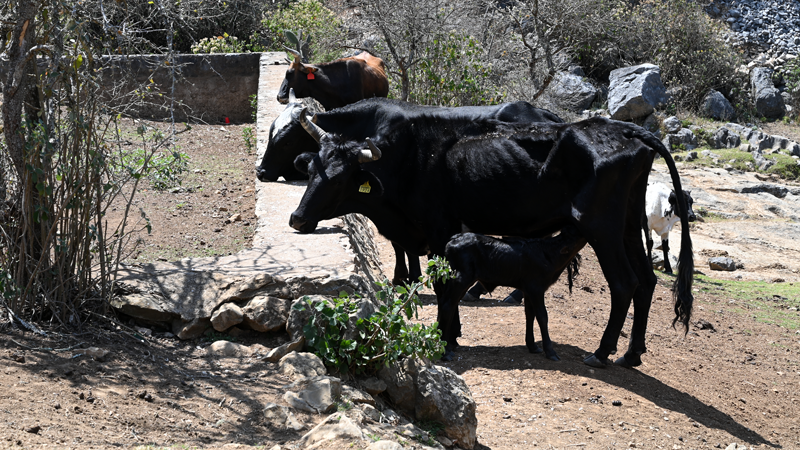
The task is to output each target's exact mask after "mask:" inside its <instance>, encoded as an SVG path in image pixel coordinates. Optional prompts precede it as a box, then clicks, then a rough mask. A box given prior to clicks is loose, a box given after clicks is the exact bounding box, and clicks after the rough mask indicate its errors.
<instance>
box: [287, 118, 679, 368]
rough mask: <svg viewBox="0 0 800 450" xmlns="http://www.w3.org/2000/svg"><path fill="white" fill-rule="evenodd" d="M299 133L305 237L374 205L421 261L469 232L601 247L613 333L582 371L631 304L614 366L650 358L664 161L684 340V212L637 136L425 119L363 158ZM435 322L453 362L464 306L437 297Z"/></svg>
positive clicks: (625, 131)
mask: <svg viewBox="0 0 800 450" xmlns="http://www.w3.org/2000/svg"><path fill="white" fill-rule="evenodd" d="M304 123H306V124H307V126H308V127H309V128H310V129H313V130H314V131H313V132H314V133H315V134H317V135H318V136H322V137H321V149H320V152H319V153H318V154H316V155H311V154H305V155H301V156H300V157H298V158H297V160H296V161H295V165H296V166H297V167H298V169H305V170H307V171H308V173H309V183H308V187H307V188H306V192H305V193H304V195H303V198H302V200H301V202H300V205H299V206H298V208H297V210H295V212H294V213H292V215H291V218H290V225H291V226H292V227H294V228H295V229H297V230H299V231H301V232H311V231H313V230H314V229H315V228H316V224H317V222H318V221H319V220H321V219H324V218H328V217H331V216H332V215H334V214H336V213H337V210H339V209H341V207H342V205H344V204H349V205H351V207H355V206H354V205H357V204H371V205H375V206H374V208H373V209H372V211H371V212H370V213H369V214H367V217H369V218H370V219H372V221H373V222H374V223H375V225H376V226H377V227H378V230H379V231H380V232H381V234H383V235H384V236H386V237H387V238H389V239H391V240H392V241H395V242H397V243H399V244H400V245H401V246H403V248H405V249H406V250H408V251H412V252H418V254H425V253H427V252H429V251H430V252H431V253H433V254H438V255H441V254H443V252H444V248H445V245H446V244H447V242H448V241H449V240H450V238H451V237H452V236H453V235H454V234H456V233H458V232H460V231H462V228H464V227H466V228H467V229H469V230H471V231H475V232H480V233H484V234H490V235H498V236H520V237H542V236H546V235H548V234H549V233H553V232H555V231H557V230H559V229H561V228H563V227H565V226H567V225H569V224H572V225H574V226H575V227H576V228H577V229H578V231H579V232H580V233H581V234H582V235H583V236H584V237H585V238H586V240H587V241H588V243H589V244H590V245H591V246H592V247H593V248H594V250H595V253H596V254H597V257H598V260H599V262H600V266H601V268H602V270H603V274H604V275H605V277H606V281H607V282H608V285H609V289H610V291H611V302H612V306H611V314H610V318H609V322H608V324H607V326H606V330H605V332H604V334H603V338H602V339H601V342H600V346H599V348H598V349H597V350H596V351H595V352H594V354H593V355H591V356H590V357H588V358H587V359H586V361H585V362H586V363H587V364H589V365H592V366H597V367H601V366H604V365H605V364H607V363H609V360H608V356H609V355H610V354H612V353H614V352H615V351H616V347H617V340H618V338H619V335H620V332H621V330H622V326H623V324H624V322H625V317H626V313H627V310H628V308H629V306H630V303H631V299H633V302H634V311H635V315H634V322H633V329H632V334H631V341H630V344H629V347H628V351H627V352H626V353H625V355H624V356H623V357H621V358H619V359H618V360H617V363H618V364H621V365H624V366H637V365H639V364H641V355H642V354H643V353H644V352H645V351H646V346H645V331H646V327H647V319H648V316H649V311H650V304H651V302H652V295H653V291H654V289H655V284H656V277H655V275H654V274H653V270H652V268H651V267H650V264H649V261H647V255H646V254H645V251H644V246H643V243H642V239H641V234H640V233H641V231H640V230H641V219H642V217H643V215H644V205H645V192H646V188H647V179H648V176H649V174H650V170H651V168H652V164H653V159H654V158H655V155H656V154H658V155H661V156H662V157H663V158H664V160H665V161H666V163H667V166H668V168H669V170H670V175H671V177H672V182H673V187H674V189H675V192H676V193H678V201H679V204H678V206H679V212H680V216H681V232H682V233H683V241H682V242H683V245H682V246H681V252H680V258H679V260H680V266H679V275H678V277H677V279H676V283H675V286H674V294H675V313H676V317H675V320H674V321H673V325H674V324H675V323H677V322H678V321H679V320H680V321H681V322H682V324H683V325H684V327H685V328H686V329H687V330H688V323H689V319H690V316H691V308H692V301H693V297H692V292H691V285H692V271H693V267H694V263H693V261H692V247H691V238H690V237H689V230H688V226H689V225H688V217H687V214H686V211H687V206H686V204H685V201H684V196H683V195H682V192H683V191H682V190H681V187H680V178H679V177H678V172H677V169H676V167H675V162H674V161H673V159H672V156H671V155H670V153H669V151H668V150H667V149H666V148H665V147H664V145H663V144H662V143H661V142H660V141H659V140H658V139H656V138H655V137H654V136H653V135H652V134H651V133H650V132H648V131H646V130H644V129H642V128H641V127H638V126H636V125H633V124H629V123H625V122H617V121H612V120H608V119H603V118H592V119H589V120H585V121H582V122H577V123H572V124H544V123H539V124H533V125H526V126H521V125H519V126H514V125H509V124H503V123H498V122H496V121H485V122H480V121H468V120H465V121H462V123H460V124H458V123H456V121H447V122H445V123H443V122H442V121H440V120H438V119H437V118H436V117H430V116H427V117H426V116H420V117H417V118H415V119H413V120H406V121H405V122H403V123H400V124H398V126H397V127H395V128H394V129H392V130H389V131H388V133H386V134H378V135H376V136H375V141H376V142H377V145H376V144H375V143H373V141H367V144H368V145H369V148H368V149H367V148H364V147H365V143H364V142H363V141H358V140H356V141H354V140H350V139H343V138H341V137H339V136H330V135H325V134H324V131H323V130H320V129H318V128H315V126H314V125H313V124H311V123H309V122H308V121H305V122H304ZM464 136H467V137H464ZM381 147H382V150H380V148H381ZM367 186H369V189H365V187H367ZM476 205H478V207H476ZM439 288H441V286H439ZM438 318H439V325H440V327H441V329H442V335H443V338H444V340H445V341H446V342H447V343H448V351H450V350H452V349H453V348H454V347H455V346H456V345H457V343H456V339H455V338H456V335H457V333H458V328H459V326H458V324H459V322H458V304H456V303H454V302H448V301H443V300H442V298H440V303H439V313H438Z"/></svg>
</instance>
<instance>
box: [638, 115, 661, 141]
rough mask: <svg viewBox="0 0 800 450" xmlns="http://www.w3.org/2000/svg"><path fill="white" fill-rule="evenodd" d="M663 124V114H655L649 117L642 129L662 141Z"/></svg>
mask: <svg viewBox="0 0 800 450" xmlns="http://www.w3.org/2000/svg"><path fill="white" fill-rule="evenodd" d="M662 122H663V120H662V116H661V114H659V113H657V112H655V113H653V114H650V115H649V116H647V119H645V120H644V123H642V128H644V129H645V130H647V131H649V132H651V133H653V135H654V136H655V137H656V138H658V139H661V123H662Z"/></svg>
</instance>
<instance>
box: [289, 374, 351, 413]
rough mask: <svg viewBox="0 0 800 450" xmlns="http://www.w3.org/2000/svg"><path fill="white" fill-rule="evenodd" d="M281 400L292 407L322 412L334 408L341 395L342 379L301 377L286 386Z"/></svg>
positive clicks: (311, 411) (327, 411)
mask: <svg viewBox="0 0 800 450" xmlns="http://www.w3.org/2000/svg"><path fill="white" fill-rule="evenodd" d="M287 389H288V390H287V391H286V393H284V394H283V400H284V401H285V402H286V403H287V404H288V405H289V406H291V407H292V408H295V409H299V410H302V411H306V412H310V413H315V414H324V413H330V412H332V411H333V410H335V409H336V402H337V401H338V400H339V398H340V397H341V396H342V381H341V380H339V379H338V378H334V377H326V376H318V377H308V378H302V379H300V380H298V381H296V382H294V383H292V384H291V385H289V386H288V388H287Z"/></svg>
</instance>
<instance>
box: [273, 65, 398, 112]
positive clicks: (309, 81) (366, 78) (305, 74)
mask: <svg viewBox="0 0 800 450" xmlns="http://www.w3.org/2000/svg"><path fill="white" fill-rule="evenodd" d="M292 54H293V55H294V62H292V63H291V66H290V67H289V70H287V71H286V78H284V80H283V83H281V88H280V90H279V91H278V101H279V102H281V103H283V104H286V103H288V102H289V89H294V92H295V95H297V97H300V98H302V97H314V98H315V99H316V100H317V101H318V102H320V104H322V106H323V107H324V108H325V109H326V110H331V109H333V108H338V107H340V106H344V105H349V104H350V103H355V102H357V101H359V100H362V99H365V98H370V97H386V96H387V95H388V94H389V80H388V78H387V77H386V66H385V65H384V63H383V60H382V59H380V58H378V57H375V56H372V55H370V54H369V53H367V52H361V53H359V54H358V55H355V56H350V57H348V58H342V59H337V60H336V61H332V62H329V63H322V64H303V63H302V62H301V60H300V55H299V54H298V53H297V52H294V51H292Z"/></svg>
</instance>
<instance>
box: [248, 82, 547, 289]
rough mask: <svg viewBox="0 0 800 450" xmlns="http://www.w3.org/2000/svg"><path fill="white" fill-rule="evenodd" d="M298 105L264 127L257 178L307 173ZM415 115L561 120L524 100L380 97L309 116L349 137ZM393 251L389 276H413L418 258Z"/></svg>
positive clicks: (307, 139)
mask: <svg viewBox="0 0 800 450" xmlns="http://www.w3.org/2000/svg"><path fill="white" fill-rule="evenodd" d="M303 108H304V105H303V104H302V103H301V102H299V101H298V100H297V99H296V98H294V97H293V96H290V103H289V105H288V106H287V107H286V109H284V110H283V112H282V113H281V115H280V116H278V118H277V119H275V121H274V122H273V123H272V126H271V127H270V130H269V141H268V142H267V149H266V151H265V153H264V156H263V158H262V159H261V163H260V164H259V166H258V168H256V176H257V177H258V179H259V180H261V181H275V180H277V179H278V177H280V176H283V177H284V179H286V180H288V181H291V180H305V179H308V175H306V174H305V173H301V172H299V171H298V170H297V169H296V168H295V167H294V160H295V158H296V157H297V156H299V155H300V154H302V153H306V152H311V153H317V152H319V144H318V143H317V141H316V140H314V139H313V138H312V137H311V136H310V135H309V134H308V133H307V132H306V131H305V130H304V129H303V127H302V125H301V123H300V120H299V118H300V112H301V111H302V110H303ZM419 116H425V117H436V118H437V120H438V121H440V123H445V122H447V121H450V120H454V121H459V122H460V121H464V120H469V121H483V120H489V119H496V120H499V121H502V122H517V123H531V122H558V123H563V121H562V120H561V119H560V118H559V117H558V116H556V115H555V114H553V113H551V112H550V111H547V110H544V109H539V108H534V107H533V106H531V104H530V103H527V102H514V103H503V104H500V105H494V106H465V107H460V108H444V107H433V106H419V105H414V104H411V103H406V102H402V101H399V100H389V99H385V98H373V99H366V100H362V101H360V102H357V103H354V104H352V105H348V106H345V107H342V108H338V109H335V110H333V111H328V112H320V113H316V114H315V115H314V116H313V118H312V119H311V120H312V122H314V123H316V124H317V125H318V126H319V127H322V128H324V129H325V130H329V131H331V132H334V133H337V134H339V135H341V136H345V137H347V138H350V139H355V140H363V139H365V138H367V137H369V136H376V135H383V134H386V133H387V132H388V131H389V130H390V129H392V128H393V127H396V126H397V125H398V124H402V123H405V122H406V121H408V120H412V119H414V118H416V117H419ZM375 203H377V204H378V205H373V204H368V202H364V201H357V202H354V204H352V205H351V204H349V202H345V204H343V205H341V208H339V209H338V210H337V212H336V215H335V216H331V217H336V216H340V215H344V214H347V213H352V212H361V213H364V214H365V215H367V216H368V217H369V215H370V214H372V213H373V210H374V209H375V208H376V207H380V205H379V204H380V203H381V202H380V201H378V202H375ZM393 246H394V250H395V254H396V261H395V271H394V275H393V277H392V280H393V282H395V283H397V282H400V280H408V279H411V280H416V279H418V278H419V276H420V275H421V272H420V269H419V259H418V258H417V257H416V256H414V255H412V254H409V265H408V267H407V266H406V262H405V257H404V252H403V251H402V248H401V247H400V246H398V245H397V244H394V243H393Z"/></svg>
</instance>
